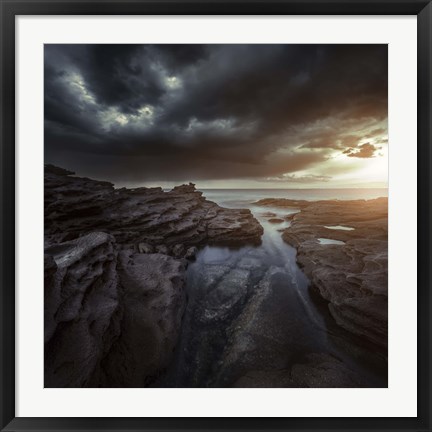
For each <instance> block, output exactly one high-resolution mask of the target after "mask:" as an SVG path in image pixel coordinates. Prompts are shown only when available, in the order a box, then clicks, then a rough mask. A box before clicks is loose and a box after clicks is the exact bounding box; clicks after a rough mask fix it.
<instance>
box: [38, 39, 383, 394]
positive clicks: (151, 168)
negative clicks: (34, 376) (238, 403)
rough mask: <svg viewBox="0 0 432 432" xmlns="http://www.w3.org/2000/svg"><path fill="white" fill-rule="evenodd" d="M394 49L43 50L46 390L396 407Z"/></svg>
mask: <svg viewBox="0 0 432 432" xmlns="http://www.w3.org/2000/svg"><path fill="white" fill-rule="evenodd" d="M387 119H388V49H387V45H381V44H367V45H360V44H334V45H322V44H314V45H304V44H303V45H301V44H298V45H297V44H271V45H260V44H249V45H248V44H246V45H245V44H243V45H238V44H222V45H215V44H208V45H196V44H190V45H181V44H172V45H167V44H159V45H146V44H132V45H124V44H118V45H108V44H98V45H91V44H72V45H71V44H69V45H65V44H47V45H45V47H44V386H45V387H46V388H47V387H50V388H71V387H72V388H85V387H105V388H108V387H110V388H112V387H117V388H131V387H135V388H143V387H158V388H174V387H180V388H187V387H191V388H202V387H210V388H231V387H240V388H246V387H247V388H251V387H261V388H281V387H284V388H304V387H310V388H318V387H336V388H340V387H343V388H347V387H348V388H350V387H351V388H360V387H363V388H377V387H387V386H388V380H387V372H388V367H387V363H388V358H387V327H388V322H387V321H388V320H387V311H388V302H387V299H388V275H387V272H388V270H387V269H388V264H387V262H388V259H387V257H388V239H387V234H388V198H387V197H388V181H387V175H388V127H387V126H388V125H387Z"/></svg>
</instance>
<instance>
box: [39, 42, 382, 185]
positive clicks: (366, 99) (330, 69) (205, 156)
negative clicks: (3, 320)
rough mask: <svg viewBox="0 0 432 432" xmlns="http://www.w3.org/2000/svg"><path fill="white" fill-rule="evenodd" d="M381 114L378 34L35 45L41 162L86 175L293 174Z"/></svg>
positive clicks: (347, 145)
mask: <svg viewBox="0 0 432 432" xmlns="http://www.w3.org/2000/svg"><path fill="white" fill-rule="evenodd" d="M386 117H387V47H386V46H385V45H46V46H45V154H46V159H47V162H53V163H57V164H63V165H64V166H66V167H68V168H71V169H74V170H76V171H77V172H80V169H81V168H83V169H84V168H85V170H86V172H87V173H91V174H92V175H94V176H95V177H97V176H102V175H103V176H104V177H106V178H111V179H113V180H118V179H127V180H132V179H133V180H135V181H139V180H176V181H177V180H178V181H181V180H188V179H189V178H192V177H193V178H194V179H220V178H266V177H275V178H277V177H280V176H283V175H284V174H285V175H286V178H287V179H291V181H294V180H295V179H297V178H299V177H296V176H294V177H293V176H292V175H291V176H290V173H295V172H296V171H299V170H304V169H307V168H309V167H311V166H313V165H314V164H318V163H320V162H322V161H325V160H326V159H327V158H328V155H329V153H330V152H331V151H335V150H338V151H340V152H345V150H346V149H356V150H349V152H348V153H346V154H347V155H348V156H350V157H371V156H367V155H369V154H372V155H373V154H374V151H375V150H376V149H375V148H374V150H373V151H372V150H371V149H370V148H365V147H363V146H364V145H363V146H361V147H357V146H358V143H359V142H360V141H361V139H362V138H365V137H366V136H367V138H368V139H369V138H373V137H374V136H376V135H380V134H383V133H384V132H385V129H383V128H382V126H380V123H382V121H383V120H385V119H386ZM353 132H354V133H353ZM362 134H363V135H362ZM381 139H383V138H381ZM369 145H371V146H373V145H372V144H369ZM318 177H319V176H318ZM318 177H317V178H316V179H315V180H318ZM321 180H322V181H326V179H321Z"/></svg>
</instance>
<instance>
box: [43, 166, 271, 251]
mask: <svg viewBox="0 0 432 432" xmlns="http://www.w3.org/2000/svg"><path fill="white" fill-rule="evenodd" d="M59 170H60V171H59ZM92 231H104V232H107V233H110V234H111V235H113V236H114V237H115V239H116V241H117V243H136V244H139V243H147V244H149V245H152V246H157V245H161V244H163V245H166V246H169V247H171V246H174V245H176V244H183V245H184V246H185V247H190V246H202V245H206V244H223V245H245V244H259V243H260V241H261V235H262V233H263V229H262V227H261V225H260V224H259V223H258V221H257V220H256V219H255V218H254V217H253V215H252V214H251V212H250V211H249V210H247V209H226V208H222V207H219V206H218V205H217V204H215V203H214V202H211V201H208V200H206V199H205V198H204V197H203V196H202V192H199V191H197V190H196V189H195V185H194V184H192V183H190V184H189V185H182V186H176V187H175V188H174V189H173V190H171V191H169V192H164V191H163V190H162V189H161V188H144V187H143V188H135V189H126V188H121V189H114V187H113V185H112V184H111V183H109V182H104V181H96V180H91V179H88V178H83V177H72V176H70V175H68V171H65V170H62V169H61V168H57V167H52V166H46V168H45V244H46V245H47V246H49V245H51V244H55V243H59V242H63V241H65V240H73V239H75V238H77V237H79V236H81V235H83V234H86V233H89V232H92Z"/></svg>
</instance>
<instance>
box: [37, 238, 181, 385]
mask: <svg viewBox="0 0 432 432" xmlns="http://www.w3.org/2000/svg"><path fill="white" fill-rule="evenodd" d="M45 252H46V254H45V361H44V365H45V372H44V379H45V387H100V386H103V387H123V386H124V387H144V386H146V385H148V384H149V383H151V381H152V380H153V379H154V377H155V376H156V375H157V374H159V373H160V372H161V371H162V370H163V368H164V367H166V365H167V364H168V363H169V361H170V359H171V356H172V352H173V350H174V347H175V345H176V343H177V340H178V332H179V329H180V321H181V316H182V314H183V310H184V305H185V294H184V291H183V285H184V270H185V269H184V265H183V263H182V261H179V260H175V259H174V258H172V257H169V256H167V255H160V254H136V253H134V251H133V250H131V249H129V250H127V249H125V250H121V251H119V252H117V249H116V247H115V240H114V238H113V237H112V236H111V235H109V234H106V233H102V232H94V233H90V234H87V235H85V236H82V237H79V238H78V239H75V240H72V241H69V242H64V243H59V244H56V245H52V246H50V247H48V248H47V249H46V251H45Z"/></svg>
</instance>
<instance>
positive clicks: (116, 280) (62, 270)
mask: <svg viewBox="0 0 432 432" xmlns="http://www.w3.org/2000/svg"><path fill="white" fill-rule="evenodd" d="M72 174H73V173H71V172H69V171H66V170H63V169H61V168H57V167H53V166H46V167H45V386H46V387H99V386H103V387H145V386H149V385H152V383H153V382H154V380H156V379H157V377H158V375H159V374H160V373H161V372H163V370H164V369H165V368H166V367H167V366H168V364H169V363H170V361H171V358H172V354H173V351H174V349H175V347H176V344H177V342H178V336H179V332H180V328H181V319H182V315H183V311H184V308H185V303H186V294H185V292H184V275H185V268H186V265H187V259H193V257H194V255H195V253H196V246H201V245H203V244H208V243H212V244H239V245H242V244H248V243H251V244H254V243H259V242H260V237H261V234H262V228H261V226H260V224H259V223H258V222H257V221H256V219H254V218H253V216H252V215H251V213H250V212H249V211H248V210H230V209H223V208H221V207H219V206H218V205H217V204H215V203H212V202H210V201H207V200H206V199H205V198H204V197H202V195H201V193H200V192H198V191H196V190H195V187H194V185H192V184H190V185H183V186H179V187H176V188H174V189H173V190H172V191H170V192H163V191H162V189H160V188H151V189H147V188H140V189H132V190H128V189H114V187H113V185H112V184H110V183H107V182H99V181H95V180H91V179H87V178H80V177H73V176H72Z"/></svg>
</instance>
